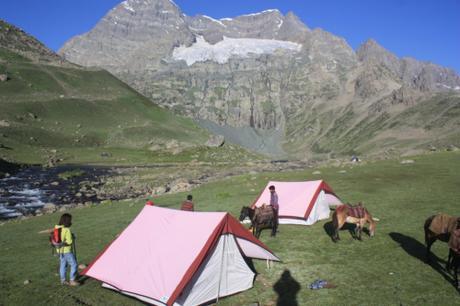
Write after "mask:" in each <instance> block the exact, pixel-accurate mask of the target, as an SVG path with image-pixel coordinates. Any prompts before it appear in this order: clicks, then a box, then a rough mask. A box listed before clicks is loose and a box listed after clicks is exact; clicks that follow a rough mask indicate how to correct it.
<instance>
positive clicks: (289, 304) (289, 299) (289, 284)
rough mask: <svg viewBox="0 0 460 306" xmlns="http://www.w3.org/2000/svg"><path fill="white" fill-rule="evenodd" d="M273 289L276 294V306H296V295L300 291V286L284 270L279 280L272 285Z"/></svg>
mask: <svg viewBox="0 0 460 306" xmlns="http://www.w3.org/2000/svg"><path fill="white" fill-rule="evenodd" d="M273 289H274V290H275V292H276V293H277V294H278V301H277V302H276V305H277V306H297V305H298V303H297V297H296V296H297V293H298V292H299V290H300V284H299V282H297V281H296V280H295V279H294V278H293V277H292V275H291V272H290V271H289V270H288V269H286V270H284V272H283V274H281V277H280V279H279V280H278V281H277V282H276V283H275V284H274V285H273Z"/></svg>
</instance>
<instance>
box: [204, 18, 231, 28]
mask: <svg viewBox="0 0 460 306" xmlns="http://www.w3.org/2000/svg"><path fill="white" fill-rule="evenodd" d="M202 16H203V18H206V19H208V20H211V21H212V22H215V23H217V24H220V25H221V26H223V27H225V28H226V27H227V26H226V25H225V24H223V23H222V21H220V20H217V19H214V18H212V17H209V16H206V15H202Z"/></svg>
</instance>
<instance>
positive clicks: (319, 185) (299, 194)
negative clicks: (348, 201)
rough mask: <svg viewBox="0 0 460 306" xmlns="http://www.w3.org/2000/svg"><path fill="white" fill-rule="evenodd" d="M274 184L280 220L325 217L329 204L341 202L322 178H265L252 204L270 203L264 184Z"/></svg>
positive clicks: (307, 220)
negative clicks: (275, 179) (288, 180)
mask: <svg viewBox="0 0 460 306" xmlns="http://www.w3.org/2000/svg"><path fill="white" fill-rule="evenodd" d="M271 185H273V186H275V190H276V193H277V194H278V203H279V212H278V217H279V223H280V224H302V225H311V224H313V223H315V222H316V221H318V220H323V219H327V218H329V211H330V210H329V207H330V206H336V205H340V204H342V202H341V201H340V199H339V198H338V197H337V196H336V195H335V193H334V192H333V191H332V188H331V187H330V186H329V185H328V184H326V182H324V181H323V180H319V181H306V182H275V181H270V182H268V184H267V186H265V188H264V189H263V190H262V193H261V194H260V195H259V197H258V198H257V199H256V201H255V202H254V203H253V204H252V207H253V208H254V207H259V206H261V205H262V204H264V203H265V204H270V191H269V190H268V187H270V186H271Z"/></svg>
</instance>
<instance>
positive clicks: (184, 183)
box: [169, 178, 192, 192]
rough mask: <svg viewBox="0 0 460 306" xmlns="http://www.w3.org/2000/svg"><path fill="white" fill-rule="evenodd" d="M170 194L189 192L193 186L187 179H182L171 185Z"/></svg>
mask: <svg viewBox="0 0 460 306" xmlns="http://www.w3.org/2000/svg"><path fill="white" fill-rule="evenodd" d="M169 187H170V192H182V191H188V190H190V189H191V188H192V185H191V184H190V182H189V181H188V180H187V179H184V178H180V179H177V180H175V181H173V182H171V183H170V184H169Z"/></svg>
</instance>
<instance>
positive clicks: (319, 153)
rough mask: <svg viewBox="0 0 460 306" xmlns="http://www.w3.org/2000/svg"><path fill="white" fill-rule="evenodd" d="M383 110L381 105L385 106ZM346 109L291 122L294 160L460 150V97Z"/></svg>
mask: <svg viewBox="0 0 460 306" xmlns="http://www.w3.org/2000/svg"><path fill="white" fill-rule="evenodd" d="M382 104H383V103H382ZM374 108H376V109H378V110H373V111H371V110H369V109H363V107H362V105H353V104H350V105H347V106H346V107H342V108H340V107H338V108H336V109H335V110H334V111H331V110H328V111H321V110H319V111H318V110H316V109H312V110H310V111H309V113H310V114H311V115H310V116H307V117H302V116H299V117H298V118H294V120H292V121H290V124H288V126H287V132H286V134H287V135H288V137H289V139H291V140H290V141H288V142H287V143H286V144H285V146H284V148H285V149H286V150H287V151H288V152H289V153H290V154H292V155H296V154H298V152H304V151H307V152H311V154H310V156H311V157H313V158H328V157H334V156H350V155H352V154H360V155H361V154H362V155H367V156H377V155H380V156H381V155H382V154H390V155H395V156H397V155H399V154H401V153H406V154H407V153H414V152H423V151H427V150H428V149H429V148H430V147H436V148H438V149H441V148H443V149H445V148H451V147H453V146H455V147H460V137H459V135H460V129H459V127H460V119H459V118H460V117H459V110H460V96H459V94H458V93H455V92H450V93H438V94H435V95H433V96H431V97H430V98H426V99H423V100H421V101H418V102H417V103H413V104H411V105H392V104H389V105H386V104H384V105H376V106H374Z"/></svg>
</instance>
